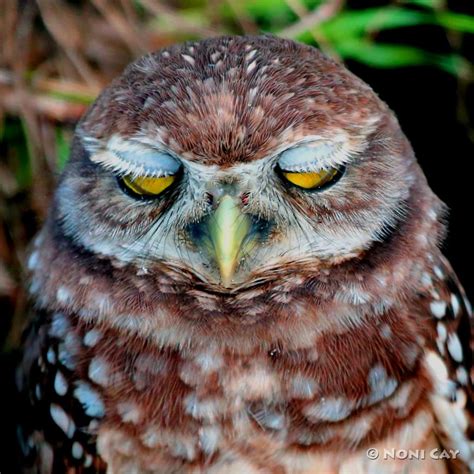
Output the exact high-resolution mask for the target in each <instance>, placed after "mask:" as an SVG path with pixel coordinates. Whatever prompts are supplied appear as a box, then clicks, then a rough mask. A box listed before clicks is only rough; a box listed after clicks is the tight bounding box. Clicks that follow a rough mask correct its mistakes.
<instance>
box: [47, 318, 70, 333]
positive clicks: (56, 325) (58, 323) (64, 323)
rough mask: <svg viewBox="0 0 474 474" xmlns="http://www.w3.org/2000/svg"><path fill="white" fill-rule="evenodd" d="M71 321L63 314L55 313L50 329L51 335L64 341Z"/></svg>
mask: <svg viewBox="0 0 474 474" xmlns="http://www.w3.org/2000/svg"><path fill="white" fill-rule="evenodd" d="M69 328H70V326H69V321H68V319H67V317H66V316H65V315H64V314H63V313H55V314H54V316H53V320H52V321H51V327H50V328H49V335H50V336H53V337H57V338H59V339H62V338H63V337H64V336H65V335H66V334H67V333H68V331H69Z"/></svg>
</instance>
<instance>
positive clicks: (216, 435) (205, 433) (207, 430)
mask: <svg viewBox="0 0 474 474" xmlns="http://www.w3.org/2000/svg"><path fill="white" fill-rule="evenodd" d="M220 438H221V430H220V428H219V427H218V426H205V427H202V428H200V429H199V446H200V447H201V449H202V450H203V451H204V452H205V453H206V454H212V453H214V452H215V451H216V450H217V447H218V444H219V439H220Z"/></svg>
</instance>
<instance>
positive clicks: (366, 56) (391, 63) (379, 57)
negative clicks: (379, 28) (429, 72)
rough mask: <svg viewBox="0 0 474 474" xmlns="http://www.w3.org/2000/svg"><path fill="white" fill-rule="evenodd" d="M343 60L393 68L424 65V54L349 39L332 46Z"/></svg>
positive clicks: (402, 47) (392, 46) (415, 49)
mask: <svg viewBox="0 0 474 474" xmlns="http://www.w3.org/2000/svg"><path fill="white" fill-rule="evenodd" d="M334 48H335V49H336V51H337V52H338V53H339V54H340V55H341V57H343V58H344V59H354V60H356V61H359V62H361V63H364V64H367V65H369V66H372V67H378V68H395V67H405V66H416V65H420V64H424V63H425V60H426V53H425V52H424V51H422V50H420V49H417V48H413V47H411V46H403V45H394V44H380V43H372V42H370V41H366V40H359V39H350V40H347V41H343V42H339V43H337V44H335V45H334Z"/></svg>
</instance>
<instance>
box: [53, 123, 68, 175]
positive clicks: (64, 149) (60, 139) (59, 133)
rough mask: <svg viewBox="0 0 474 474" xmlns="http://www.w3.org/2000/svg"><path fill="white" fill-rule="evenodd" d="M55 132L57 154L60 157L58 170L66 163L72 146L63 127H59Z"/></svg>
mask: <svg viewBox="0 0 474 474" xmlns="http://www.w3.org/2000/svg"><path fill="white" fill-rule="evenodd" d="M55 132H56V133H55V135H56V156H57V159H58V162H57V166H58V170H59V171H61V170H62V169H63V168H64V166H65V165H66V163H67V160H68V159H69V152H70V146H69V142H68V140H67V139H66V137H65V133H64V131H63V129H62V128H60V127H57V128H56V131H55Z"/></svg>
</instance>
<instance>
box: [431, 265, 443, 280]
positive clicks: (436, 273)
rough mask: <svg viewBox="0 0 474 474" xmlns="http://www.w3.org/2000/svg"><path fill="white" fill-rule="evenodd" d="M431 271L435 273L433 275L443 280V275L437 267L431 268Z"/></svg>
mask: <svg viewBox="0 0 474 474" xmlns="http://www.w3.org/2000/svg"><path fill="white" fill-rule="evenodd" d="M433 271H434V272H435V275H436V276H437V277H438V278H439V279H440V280H441V279H443V278H444V273H443V270H441V268H439V267H438V266H437V265H435V266H434V267H433Z"/></svg>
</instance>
